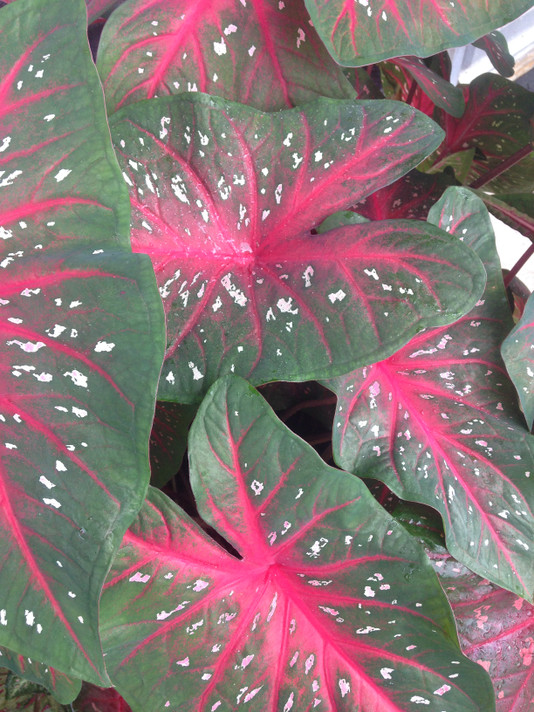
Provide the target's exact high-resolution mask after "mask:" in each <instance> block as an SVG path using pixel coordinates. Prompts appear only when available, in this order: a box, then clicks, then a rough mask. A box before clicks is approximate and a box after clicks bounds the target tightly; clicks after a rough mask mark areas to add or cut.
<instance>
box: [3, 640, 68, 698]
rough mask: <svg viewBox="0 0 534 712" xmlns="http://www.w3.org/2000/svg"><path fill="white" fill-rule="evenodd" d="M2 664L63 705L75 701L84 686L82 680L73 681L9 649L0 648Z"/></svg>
mask: <svg viewBox="0 0 534 712" xmlns="http://www.w3.org/2000/svg"><path fill="white" fill-rule="evenodd" d="M0 663H1V666H0V667H2V668H7V669H9V670H11V671H12V672H13V673H15V675H18V676H20V677H24V679H25V680H28V681H30V682H32V683H34V684H35V685H39V686H41V687H44V688H45V689H47V690H49V691H50V692H51V693H52V694H53V695H54V697H55V699H56V700H58V701H59V702H61V703H62V704H68V703H69V702H72V701H73V700H75V699H76V697H77V696H78V694H79V692H80V689H81V686H82V683H81V680H75V679H71V678H69V677H67V676H66V675H64V674H63V673H61V672H58V671H57V670H54V668H51V667H50V666H48V665H45V664H44V663H39V662H36V661H35V660H30V659H29V658H25V657H24V656H23V655H17V654H16V653H13V652H12V651H11V650H8V649H7V648H3V647H0ZM2 710H3V708H2Z"/></svg>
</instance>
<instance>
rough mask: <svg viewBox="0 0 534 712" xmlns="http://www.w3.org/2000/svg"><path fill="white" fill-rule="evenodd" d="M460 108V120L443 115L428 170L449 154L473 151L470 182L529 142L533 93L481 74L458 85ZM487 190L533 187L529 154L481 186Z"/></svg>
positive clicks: (533, 162)
mask: <svg viewBox="0 0 534 712" xmlns="http://www.w3.org/2000/svg"><path fill="white" fill-rule="evenodd" d="M464 92H465V94H466V108H465V112H464V114H463V116H462V117H461V118H460V119H455V118H454V117H452V116H449V115H448V114H447V115H444V117H443V128H444V129H445V134H446V136H445V141H444V142H443V143H442V144H441V146H440V147H439V149H438V151H437V152H436V155H435V156H434V157H431V158H433V159H434V168H435V169H438V168H440V167H441V166H442V165H447V162H448V161H449V160H450V158H451V156H453V155H454V154H456V153H460V152H463V151H465V150H466V149H475V151H476V153H475V157H474V160H473V163H472V165H471V170H470V172H469V175H468V180H469V181H474V180H475V179H477V178H479V177H480V176H483V175H485V174H486V173H488V172H489V171H490V170H492V169H493V168H495V167H496V166H498V165H499V164H500V163H501V162H503V161H504V160H505V159H507V158H509V157H510V156H512V155H513V154H515V153H516V152H518V151H520V150H521V149H523V148H524V147H526V146H529V145H530V144H531V141H532V136H531V132H532V129H531V121H532V119H533V117H534V93H533V92H530V91H528V90H527V89H524V88H523V87H522V86H519V85H518V84H516V83H515V82H511V81H510V80H508V79H505V78H504V77H500V76H498V75H497V74H482V75H481V76H480V77H477V78H476V79H475V80H474V81H473V82H471V84H470V85H469V86H468V87H464ZM484 190H488V191H491V192H492V193H497V194H498V193H507V192H509V193H521V192H524V193H531V192H532V190H534V153H531V154H530V155H528V156H526V157H525V158H523V159H522V160H521V161H520V162H519V163H518V164H517V165H516V166H513V167H512V168H509V169H508V170H507V171H506V172H505V173H503V174H502V175H500V176H499V177H497V178H495V179H493V180H492V181H491V182H489V183H487V184H486V185H485V186H484Z"/></svg>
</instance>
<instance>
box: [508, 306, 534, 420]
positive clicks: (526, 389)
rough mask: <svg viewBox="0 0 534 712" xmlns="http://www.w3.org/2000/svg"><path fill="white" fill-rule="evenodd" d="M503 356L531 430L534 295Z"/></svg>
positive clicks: (533, 375)
mask: <svg viewBox="0 0 534 712" xmlns="http://www.w3.org/2000/svg"><path fill="white" fill-rule="evenodd" d="M502 355H503V358H504V362H505V364H506V368H507V369H508V373H509V374H510V378H511V379H512V381H513V382H514V385H515V387H516V389H517V393H518V394H519V399H520V401H521V406H522V408H523V412H524V414H525V418H526V421H527V423H528V427H529V429H530V430H531V429H532V425H533V423H534V295H532V294H531V295H530V298H529V300H528V302H527V304H526V307H525V311H524V312H523V315H522V317H521V319H520V320H519V322H518V323H517V324H516V326H515V327H514V328H513V329H512V331H511V332H510V334H508V336H507V337H506V339H505V340H504V342H503V345H502Z"/></svg>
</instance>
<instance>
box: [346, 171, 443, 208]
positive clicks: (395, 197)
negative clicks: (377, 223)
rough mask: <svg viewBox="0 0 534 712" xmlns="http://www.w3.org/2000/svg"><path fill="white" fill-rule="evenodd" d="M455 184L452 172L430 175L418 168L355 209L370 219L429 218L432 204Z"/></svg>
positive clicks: (366, 199)
mask: <svg viewBox="0 0 534 712" xmlns="http://www.w3.org/2000/svg"><path fill="white" fill-rule="evenodd" d="M454 183H455V180H454V177H453V176H451V175H450V174H448V173H436V174H434V175H429V174H427V173H421V172H420V171H419V170H417V168H415V169H414V170H413V171H410V172H409V173H407V174H406V175H405V176H403V177H402V178H399V180H397V181H395V182H394V183H391V185H388V186H386V187H385V188H381V189H380V190H377V191H376V192H375V193H372V194H371V195H368V196H367V197H366V198H364V199H363V200H362V201H361V202H359V203H356V204H355V205H354V210H355V211H357V212H358V213H360V214H361V215H364V216H365V217H366V218H369V219H370V220H398V219H403V218H406V219H409V220H426V218H427V216H428V211H429V210H430V208H431V207H432V205H434V203H435V202H436V201H437V200H439V198H440V197H441V196H442V195H443V192H444V191H445V190H446V188H448V187H449V186H450V185H454Z"/></svg>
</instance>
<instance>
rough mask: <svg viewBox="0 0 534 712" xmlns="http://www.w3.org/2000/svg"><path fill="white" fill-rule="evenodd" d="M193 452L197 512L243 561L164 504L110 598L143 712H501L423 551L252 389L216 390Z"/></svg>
mask: <svg viewBox="0 0 534 712" xmlns="http://www.w3.org/2000/svg"><path fill="white" fill-rule="evenodd" d="M190 452H191V453H192V454H191V459H190V464H191V471H192V485H193V490H194V493H195V496H196V498H197V502H198V507H199V511H200V514H201V516H203V517H204V519H205V520H207V521H209V523H210V524H212V525H213V526H214V527H216V529H217V531H218V532H219V533H220V534H221V535H222V536H224V537H225V539H226V540H227V541H228V542H230V543H231V544H232V545H233V546H234V547H235V548H236V549H237V551H238V553H239V555H240V556H241V557H242V558H241V559H238V558H237V557H234V556H232V555H231V554H229V553H227V552H226V551H224V550H223V549H221V548H220V547H219V546H218V545H216V544H215V542H214V541H213V540H211V539H210V538H209V537H208V536H207V535H206V534H205V533H204V532H203V531H202V530H201V529H200V527H198V526H197V525H196V524H195V523H194V522H193V521H192V520H191V519H189V518H188V517H187V516H186V515H185V514H184V513H183V512H181V511H180V510H179V509H178V508H177V507H176V506H175V505H174V504H173V503H172V502H171V501H170V500H168V499H166V498H165V497H164V496H163V495H162V494H161V493H160V492H157V491H155V490H152V491H151V492H150V495H149V498H148V500H147V502H146V505H145V507H144V508H143V510H142V511H141V513H140V516H139V518H138V521H137V522H136V524H135V525H134V526H132V528H131V529H130V530H129V531H128V532H127V534H126V536H125V538H124V541H123V544H122V547H121V549H120V551H119V555H118V558H117V559H116V560H115V562H114V565H113V568H112V570H111V572H110V575H109V577H108V581H107V583H106V587H105V590H104V593H103V598H102V619H103V640H104V647H105V649H106V653H107V655H106V661H107V665H108V669H109V671H110V676H111V678H112V680H113V682H114V684H115V685H116V687H117V689H118V691H119V692H120V693H121V694H122V695H123V696H124V697H125V698H126V700H127V701H128V702H129V703H130V704H131V705H132V706H133V707H134V708H141V707H142V708H143V709H144V710H146V711H147V712H152V710H154V711H155V710H164V709H166V708H172V709H174V710H190V709H195V710H198V712H204V711H207V710H217V709H219V710H233V709H236V708H238V706H239V705H246V707H247V709H250V710H262V711H263V710H265V709H267V708H268V709H271V710H278V711H279V712H282V710H290V709H299V710H304V709H313V708H314V707H317V706H319V705H320V707H321V709H324V710H328V711H329V712H334V711H335V712H344V711H347V712H348V711H349V710H354V709H359V710H361V711H362V712H370V711H371V710H375V709H388V710H391V712H396V711H397V710H398V711H399V712H400V710H406V709H409V708H412V707H413V706H414V705H416V704H421V705H425V709H428V710H432V711H433V712H438V711H439V710H442V709H443V707H444V706H445V705H446V707H447V710H448V711H449V712H466V711H467V710H481V711H482V710H484V711H486V710H491V709H492V693H491V690H490V689H489V685H488V683H489V681H488V680H487V679H486V676H485V674H484V673H483V671H482V670H481V669H480V668H478V669H477V667H476V666H474V665H473V664H472V663H469V662H468V661H467V660H466V659H465V658H463V657H462V656H461V655H460V653H459V649H458V648H457V647H456V645H455V632H454V623H453V620H452V618H451V616H450V613H449V611H448V608H447V606H444V605H443V603H444V597H443V594H442V592H441V590H440V589H439V586H438V585H437V581H436V580H435V579H434V577H433V574H432V575H429V573H430V572H429V565H428V562H427V561H426V560H425V556H424V554H423V551H422V549H420V548H419V546H418V544H417V543H416V542H415V541H414V540H413V539H411V538H410V537H409V536H408V535H407V534H406V532H404V530H403V529H402V527H401V526H400V525H399V524H397V523H396V522H394V521H393V520H392V519H391V518H390V517H389V515H387V514H386V513H385V512H384V510H382V509H381V508H380V507H379V505H377V504H376V502H375V501H374V500H373V498H372V497H371V495H370V494H369V492H368V491H367V488H366V487H365V486H364V485H363V483H362V482H360V481H359V480H357V479H356V478H353V477H351V476H349V475H348V474H346V473H342V472H339V471H338V470H335V469H333V468H330V467H328V466H327V465H325V464H324V462H323V461H322V460H321V459H320V458H319V457H318V456H317V454H316V453H315V452H314V451H313V450H312V449H311V448H310V447H309V446H308V445H306V444H305V443H303V441H301V440H300V439H299V438H297V437H296V436H295V435H293V434H292V433H291V432H290V431H289V430H288V429H287V428H285V426H283V425H282V423H281V422H280V421H278V420H277V418H276V417H275V415H274V414H273V412H272V411H271V410H270V408H269V407H268V406H267V405H266V403H265V402H264V401H263V399H262V398H261V397H260V396H259V395H258V394H257V393H255V392H254V390H253V389H252V388H251V387H250V386H249V385H248V384H247V383H245V382H244V381H242V380H241V379H238V378H235V377H230V378H228V377H227V378H226V379H223V380H221V381H219V383H218V384H216V385H215V386H214V387H213V389H212V391H211V392H210V393H209V395H208V396H207V398H206V400H205V401H204V402H203V404H202V405H201V407H200V410H199V414H198V416H197V418H196V420H195V422H194V424H193V427H192V431H191V438H190ZM408 580H409V581H410V582H411V584H412V585H410V586H407V585H406V581H408ZM140 670H142V671H143V672H142V675H140V674H139V671H140ZM136 706H137V707H136Z"/></svg>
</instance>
